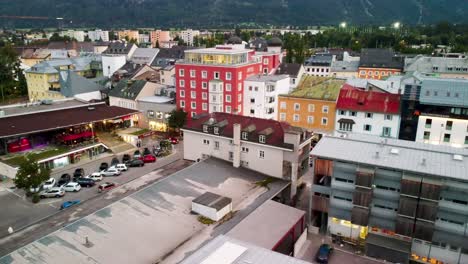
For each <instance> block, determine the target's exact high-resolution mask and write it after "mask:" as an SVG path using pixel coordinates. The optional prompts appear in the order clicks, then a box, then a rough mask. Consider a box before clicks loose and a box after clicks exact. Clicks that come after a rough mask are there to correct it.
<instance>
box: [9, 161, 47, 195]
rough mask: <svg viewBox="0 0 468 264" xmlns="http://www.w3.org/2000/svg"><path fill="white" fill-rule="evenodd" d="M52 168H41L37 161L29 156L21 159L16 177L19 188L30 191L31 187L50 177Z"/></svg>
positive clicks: (15, 180) (37, 185)
mask: <svg viewBox="0 0 468 264" xmlns="http://www.w3.org/2000/svg"><path fill="white" fill-rule="evenodd" d="M49 177H50V169H48V168H41V167H40V166H39V164H38V163H37V161H35V160H31V159H29V158H28V157H27V156H26V157H25V158H24V159H23V161H21V163H20V166H19V169H18V172H17V173H16V177H15V179H14V183H15V185H16V187H17V188H20V189H24V190H25V191H26V192H29V190H30V188H37V187H39V185H40V184H41V183H42V182H44V181H46V180H47V179H49Z"/></svg>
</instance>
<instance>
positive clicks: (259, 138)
mask: <svg viewBox="0 0 468 264" xmlns="http://www.w3.org/2000/svg"><path fill="white" fill-rule="evenodd" d="M258 141H260V143H265V142H266V136H265V135H260V136H259V137H258Z"/></svg>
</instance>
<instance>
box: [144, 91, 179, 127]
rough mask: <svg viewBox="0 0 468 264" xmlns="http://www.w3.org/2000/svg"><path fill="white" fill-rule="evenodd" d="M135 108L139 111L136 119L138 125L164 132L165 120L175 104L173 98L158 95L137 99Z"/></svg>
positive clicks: (174, 107)
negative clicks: (138, 117)
mask: <svg viewBox="0 0 468 264" xmlns="http://www.w3.org/2000/svg"><path fill="white" fill-rule="evenodd" d="M137 108H138V110H139V111H140V112H141V118H140V120H139V121H138V125H139V126H140V127H144V128H148V129H150V130H153V131H160V132H166V131H167V130H168V125H167V122H168V121H167V120H168V118H169V117H170V113H171V112H172V110H175V109H176V105H175V104H174V98H171V97H168V96H161V95H159V96H147V97H141V98H140V99H137Z"/></svg>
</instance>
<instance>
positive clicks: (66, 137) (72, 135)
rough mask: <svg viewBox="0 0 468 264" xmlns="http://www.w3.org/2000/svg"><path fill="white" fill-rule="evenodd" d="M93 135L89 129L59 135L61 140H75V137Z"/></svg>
mask: <svg viewBox="0 0 468 264" xmlns="http://www.w3.org/2000/svg"><path fill="white" fill-rule="evenodd" d="M94 135H95V133H92V132H91V131H85V132H82V133H79V134H69V135H63V136H61V139H62V140H63V141H70V140H75V139H79V138H84V137H92V136H94Z"/></svg>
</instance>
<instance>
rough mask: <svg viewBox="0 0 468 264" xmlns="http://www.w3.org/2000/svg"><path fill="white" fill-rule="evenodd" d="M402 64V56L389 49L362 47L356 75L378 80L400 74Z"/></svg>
mask: <svg viewBox="0 0 468 264" xmlns="http://www.w3.org/2000/svg"><path fill="white" fill-rule="evenodd" d="M403 66H404V62H403V57H401V56H398V55H397V54H395V52H394V51H393V50H391V49H362V51H361V59H360V61H359V69H358V71H359V72H358V77H359V78H363V79H377V80H380V79H383V78H386V77H388V76H391V75H399V74H401V72H402V71H403Z"/></svg>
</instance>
